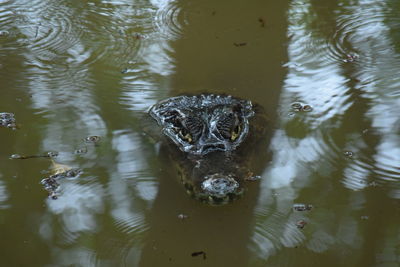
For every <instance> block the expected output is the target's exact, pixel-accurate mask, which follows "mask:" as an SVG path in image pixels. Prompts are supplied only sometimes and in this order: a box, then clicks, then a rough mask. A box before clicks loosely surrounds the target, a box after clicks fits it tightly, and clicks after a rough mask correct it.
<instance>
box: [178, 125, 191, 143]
mask: <svg viewBox="0 0 400 267" xmlns="http://www.w3.org/2000/svg"><path fill="white" fill-rule="evenodd" d="M178 134H179V136H180V137H181V138H182V139H183V140H185V141H187V142H189V143H191V142H192V141H193V138H192V135H191V134H190V133H189V132H188V131H187V130H186V129H185V128H182V129H181V130H180V131H179V133H178Z"/></svg>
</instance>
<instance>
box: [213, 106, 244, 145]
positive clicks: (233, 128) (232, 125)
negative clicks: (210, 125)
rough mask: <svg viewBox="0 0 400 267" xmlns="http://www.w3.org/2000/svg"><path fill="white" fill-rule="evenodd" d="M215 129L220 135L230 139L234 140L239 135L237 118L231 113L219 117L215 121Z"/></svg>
mask: <svg viewBox="0 0 400 267" xmlns="http://www.w3.org/2000/svg"><path fill="white" fill-rule="evenodd" d="M217 129H218V131H219V133H220V134H221V135H222V137H224V138H225V139H228V140H231V141H234V140H235V139H236V138H237V137H238V136H239V133H240V130H241V128H240V125H239V120H238V118H237V116H235V115H234V114H233V113H229V114H227V115H225V116H223V117H222V118H220V119H219V120H218V122H217Z"/></svg>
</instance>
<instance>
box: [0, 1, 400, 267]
mask: <svg viewBox="0 0 400 267" xmlns="http://www.w3.org/2000/svg"><path fill="white" fill-rule="evenodd" d="M399 31H400V5H399V1H397V0H386V1H383V0H382V1H376V0H374V1H372V0H364V1H361V0H360V1H339V0H309V1H265V0H264V1H262V0H258V1H246V2H245V1H211V0H204V1H184V0H181V1H172V0H171V1H168V0H154V1H141V0H139V1H126V0H119V1H118V0H103V1H100V0H92V1H51V0H29V1H28V0H15V1H13V0H9V1H7V0H2V1H1V0H0V81H1V82H0V112H12V113H14V114H15V118H16V121H17V126H18V129H16V130H12V129H10V128H6V127H0V240H1V241H0V256H1V257H0V266H398V265H399V264H400V119H399V114H400V89H399V88H400V76H399V69H400V46H399V44H400V34H399ZM198 92H213V93H227V94H232V95H234V96H238V97H243V98H248V99H251V100H253V101H255V102H258V103H259V104H261V105H262V106H264V107H265V109H266V110H267V112H268V115H269V117H270V119H271V122H272V124H271V125H272V126H270V127H271V129H270V133H271V138H270V140H269V145H268V146H265V148H264V149H265V150H264V151H265V152H266V153H265V155H264V154H263V155H262V157H265V158H262V159H261V160H260V162H264V165H263V168H262V169H263V171H262V173H261V174H262V180H261V181H260V182H259V183H254V184H253V185H251V186H250V188H249V190H248V192H247V194H246V196H245V197H244V198H242V199H241V200H239V201H237V202H235V203H233V204H231V205H228V206H223V207H210V206H207V205H204V204H201V203H199V202H197V201H196V200H193V199H191V198H189V197H188V196H187V194H186V193H185V190H184V189H183V186H182V185H181V184H180V183H179V182H178V179H177V178H176V176H177V174H176V170H175V169H173V168H171V167H170V166H171V162H169V160H168V159H167V157H166V156H165V153H164V154H163V153H159V144H154V142H152V141H151V140H149V139H148V138H147V137H146V135H145V134H144V130H143V123H142V121H143V114H144V113H145V111H146V110H147V109H148V107H149V106H151V105H152V104H154V103H156V102H157V101H158V100H160V99H163V98H165V97H169V96H174V95H177V94H182V93H198ZM93 135H95V136H100V137H101V140H100V142H99V143H98V144H97V145H95V144H93V143H88V142H85V141H84V138H86V137H87V136H93ZM79 150H80V151H79ZM48 151H55V152H58V153H59V155H58V156H57V157H56V158H55V159H54V160H55V161H56V162H57V163H60V164H65V165H68V166H71V167H75V168H80V169H82V170H83V173H82V174H81V175H80V176H78V177H76V178H66V179H63V180H61V181H60V188H59V196H58V199H56V200H53V199H50V198H48V197H47V192H46V191H45V190H44V189H43V187H42V185H41V184H40V181H41V179H43V178H44V177H46V176H48V175H49V170H50V168H51V165H52V163H51V160H49V159H48V158H32V159H25V160H18V159H10V156H11V155H13V154H21V155H37V154H43V153H46V152H48ZM260 157H261V156H260ZM296 203H305V204H311V205H312V206H313V208H312V209H311V210H310V211H296V210H294V209H293V205H294V204H296ZM179 215H182V216H179ZM183 215H184V216H183ZM186 216H187V218H186ZM182 217H185V219H182ZM304 224H305V225H304ZM300 225H303V226H304V227H303V228H302V229H301V227H300ZM193 252H204V253H205V254H200V255H198V256H192V253H193ZM203 255H205V257H203Z"/></svg>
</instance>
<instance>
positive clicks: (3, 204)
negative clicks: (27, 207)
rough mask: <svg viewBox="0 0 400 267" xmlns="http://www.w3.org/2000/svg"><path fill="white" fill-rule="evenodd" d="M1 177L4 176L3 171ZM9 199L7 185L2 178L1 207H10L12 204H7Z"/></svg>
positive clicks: (0, 181) (0, 187)
mask: <svg viewBox="0 0 400 267" xmlns="http://www.w3.org/2000/svg"><path fill="white" fill-rule="evenodd" d="M0 178H2V175H1V173H0ZM7 200H8V192H7V187H6V185H5V184H4V181H3V180H0V209H8V208H10V205H8V204H6V202H7Z"/></svg>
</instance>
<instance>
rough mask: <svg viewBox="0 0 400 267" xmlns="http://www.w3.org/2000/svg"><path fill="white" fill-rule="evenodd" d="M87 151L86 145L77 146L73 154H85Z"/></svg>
mask: <svg viewBox="0 0 400 267" xmlns="http://www.w3.org/2000/svg"><path fill="white" fill-rule="evenodd" d="M87 151H88V150H87V147H84V148H79V149H77V150H75V154H86V153H87Z"/></svg>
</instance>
